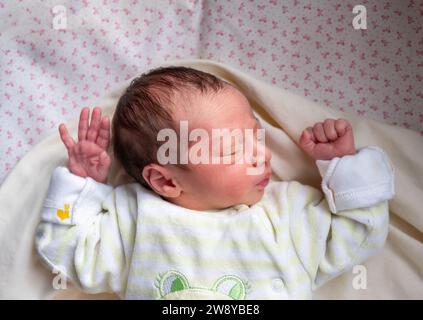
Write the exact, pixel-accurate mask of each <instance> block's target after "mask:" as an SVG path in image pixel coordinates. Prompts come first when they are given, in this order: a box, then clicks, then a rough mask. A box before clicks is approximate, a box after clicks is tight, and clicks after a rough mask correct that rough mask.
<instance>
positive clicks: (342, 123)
mask: <svg viewBox="0 0 423 320" xmlns="http://www.w3.org/2000/svg"><path fill="white" fill-rule="evenodd" d="M349 128H351V125H350V123H349V122H348V120H345V119H338V120H336V121H335V129H336V132H337V133H338V136H340V137H342V136H343V135H344V134H345V132H346V131H347V129H349Z"/></svg>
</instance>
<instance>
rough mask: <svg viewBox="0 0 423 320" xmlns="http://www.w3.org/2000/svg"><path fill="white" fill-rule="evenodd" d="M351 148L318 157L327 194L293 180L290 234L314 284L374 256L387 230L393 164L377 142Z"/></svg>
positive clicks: (289, 197) (290, 199) (392, 185)
mask: <svg viewBox="0 0 423 320" xmlns="http://www.w3.org/2000/svg"><path fill="white" fill-rule="evenodd" d="M350 130H351V137H350V138H349V139H351V138H352V129H350ZM314 138H316V137H314ZM318 140H319V139H317V138H316V142H317V143H319V142H318ZM350 142H351V141H350ZM320 143H322V142H320ZM321 150H323V148H322V149H321ZM348 153H349V155H344V156H342V154H341V155H339V156H337V157H334V158H332V157H330V155H329V158H330V160H317V161H316V164H317V166H318V168H319V171H320V173H321V175H322V177H323V180H322V190H323V193H324V195H323V194H322V192H321V191H320V190H317V189H315V188H312V187H309V186H305V185H302V184H300V183H298V182H291V183H289V185H288V189H287V199H288V201H287V203H288V207H289V212H290V234H291V239H292V241H293V243H294V246H295V249H296V252H297V254H298V256H299V257H300V260H301V262H302V263H303V266H304V268H305V270H306V271H307V273H308V275H309V277H310V281H311V283H312V286H313V288H316V287H318V286H320V285H321V284H323V283H324V282H326V281H327V280H330V279H331V278H333V277H335V276H336V275H338V274H340V273H342V272H344V271H346V270H347V269H349V268H350V267H352V266H353V265H356V264H360V263H362V262H363V261H364V260H366V259H367V258H369V257H370V256H371V255H373V254H374V253H375V252H376V251H377V250H378V249H380V248H381V247H382V246H383V245H384V243H385V240H386V237H387V234H388V224H389V211H388V201H387V200H389V199H391V198H392V197H393V196H394V171H393V168H392V165H391V163H390V161H389V159H388V157H387V156H386V154H385V153H384V152H383V151H382V150H381V149H380V148H377V147H366V148H362V149H360V150H359V151H358V152H357V153H355V152H348Z"/></svg>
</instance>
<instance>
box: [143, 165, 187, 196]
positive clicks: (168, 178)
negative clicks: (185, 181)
mask: <svg viewBox="0 0 423 320" xmlns="http://www.w3.org/2000/svg"><path fill="white" fill-rule="evenodd" d="M142 176H143V177H144V180H145V181H146V182H147V183H148V185H149V186H150V187H151V189H153V190H154V191H155V192H156V193H158V194H159V195H161V196H164V197H167V198H176V197H178V196H179V195H180V194H181V191H182V190H181V187H180V186H179V184H178V183H177V182H176V179H175V177H174V176H173V174H172V172H171V171H170V170H169V168H166V167H163V166H161V165H159V164H156V163H151V164H148V165H146V166H145V167H144V169H143V170H142Z"/></svg>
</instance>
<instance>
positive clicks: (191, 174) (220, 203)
mask: <svg viewBox="0 0 423 320" xmlns="http://www.w3.org/2000/svg"><path fill="white" fill-rule="evenodd" d="M192 105H193V106H195V107H194V108H193V107H190V108H188V111H181V112H179V113H178V114H176V115H174V120H175V121H176V123H177V124H179V123H180V121H188V128H189V132H192V130H194V129H199V128H201V129H204V130H205V131H207V133H208V136H209V137H210V141H209V155H210V161H209V163H199V164H192V163H191V162H189V163H188V164H187V165H186V169H181V168H179V167H176V166H173V167H172V172H173V174H174V175H175V178H176V180H177V182H178V185H179V186H180V188H181V194H180V196H179V197H176V198H173V199H169V200H170V201H171V202H173V203H175V204H178V205H181V206H183V207H186V208H190V209H194V210H216V209H223V208H227V207H230V206H233V205H237V204H246V205H252V204H254V203H256V202H258V201H259V200H260V199H261V198H262V196H263V192H264V188H265V187H266V185H267V182H268V178H269V177H270V175H271V168H270V158H271V154H270V151H269V150H268V149H267V148H266V147H265V145H264V144H263V143H262V144H261V146H260V141H262V138H260V135H259V132H258V129H261V127H260V123H259V122H258V121H257V119H256V118H255V116H254V114H253V112H252V108H251V106H250V104H249V102H248V100H247V99H246V97H245V96H244V95H243V94H242V93H241V92H239V91H238V90H236V89H235V88H233V87H230V86H228V87H227V88H225V90H223V91H221V92H219V93H217V94H216V95H215V96H213V97H206V96H199V97H196V98H194V99H193V101H192ZM193 110H194V111H193ZM213 129H229V131H230V132H233V130H234V129H240V132H242V138H243V141H242V142H241V143H239V142H238V143H236V141H235V139H231V140H232V141H231V144H230V148H229V150H228V148H224V147H223V139H222V137H220V139H218V140H220V141H221V143H220V144H221V147H220V150H216V149H214V148H213V144H214V143H215V142H216V140H213V134H212V130H213ZM246 129H249V130H246ZM247 131H250V134H247V133H246V132H247ZM261 131H262V132H261V133H263V131H264V130H263V129H262V130H261ZM198 141H199V140H197V141H194V142H190V144H189V148H190V149H191V148H192V147H193V145H195V144H196V143H197V142H198ZM247 141H249V142H250V146H252V150H251V149H249V150H247V149H248V148H246V145H247ZM262 142H263V141H262ZM241 146H242V147H241ZM213 149H214V150H213ZM251 151H253V152H251ZM240 153H241V154H240ZM212 155H213V156H215V157H216V158H215V159H216V160H219V159H220V161H218V162H219V163H218V164H214V163H212V160H211V158H212ZM251 155H253V157H251ZM228 157H229V159H230V163H229V164H227V163H223V161H224V160H223V159H224V158H227V160H226V161H228ZM236 157H238V158H237V159H238V160H240V159H241V161H238V162H240V163H236V161H235V158H236Z"/></svg>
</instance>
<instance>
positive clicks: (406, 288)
mask: <svg viewBox="0 0 423 320" xmlns="http://www.w3.org/2000/svg"><path fill="white" fill-rule="evenodd" d="M166 64H178V65H185V66H191V67H195V68H198V69H201V70H204V71H207V72H211V73H213V74H215V75H218V76H220V77H223V78H225V79H227V80H228V81H230V82H232V83H233V84H235V85H236V86H238V87H239V88H240V90H241V91H243V92H244V93H245V94H246V96H247V98H248V99H249V101H250V103H251V105H252V106H253V108H254V109H255V111H256V112H257V113H258V114H259V115H260V116H261V118H262V121H263V122H264V127H265V128H266V143H267V145H268V146H269V147H270V149H271V151H272V153H273V157H272V162H271V165H272V169H273V172H274V178H275V179H283V180H292V179H293V180H298V181H300V182H302V183H305V184H309V185H313V186H315V187H319V184H320V178H319V173H318V171H317V168H316V166H315V165H314V162H313V161H312V159H310V158H308V157H307V156H306V155H305V154H304V153H303V152H302V151H301V149H300V148H299V147H298V144H297V143H298V139H299V136H300V134H301V131H302V130H303V129H304V128H305V127H307V126H310V125H312V124H314V123H315V122H317V121H322V120H324V119H326V118H329V117H335V118H340V117H344V118H347V119H348V120H350V122H351V123H352V125H353V128H354V132H355V141H356V145H357V148H359V147H362V146H365V145H377V146H380V147H381V148H383V149H384V150H385V151H386V153H387V154H388V156H389V157H390V159H391V160H392V163H393V164H394V167H395V179H396V192H397V195H396V197H395V198H394V199H393V200H392V201H391V202H390V212H391V226H390V233H389V237H388V241H387V244H386V246H385V248H384V250H383V251H382V252H381V253H380V254H379V255H377V256H375V257H373V258H372V259H371V260H369V261H368V262H367V263H366V264H365V268H366V270H367V274H366V275H367V288H366V289H365V290H356V289H354V288H353V280H354V277H355V276H357V274H354V273H353V272H350V273H346V274H344V275H342V276H340V277H338V278H337V279H335V280H333V281H331V282H330V283H329V284H327V285H325V286H324V287H322V288H321V289H319V291H318V292H316V296H315V297H316V298H347V299H369V298H384V299H392V298H404V299H408V298H423V280H422V275H423V244H422V242H423V235H422V232H423V213H422V205H423V176H422V173H423V162H422V161H421V159H422V158H423V157H422V156H423V139H422V138H421V137H420V135H419V134H418V133H416V132H414V131H411V130H407V129H404V128H400V127H395V126H391V125H387V124H382V123H379V122H376V121H373V120H369V119H364V118H361V117H358V116H355V115H353V114H347V113H341V112H340V111H335V110H332V109H328V108H326V107H323V106H321V105H318V104H315V103H313V102H310V101H308V100H306V99H304V98H302V97H300V96H297V95H294V94H292V93H289V92H287V91H285V90H282V89H280V88H278V87H275V86H271V85H268V84H266V83H264V82H262V81H259V80H257V79H255V78H253V77H251V76H250V75H248V74H245V73H243V72H241V71H239V70H237V69H234V68H233V67H229V66H227V65H223V64H220V63H217V62H213V61H207V60H186V61H174V62H168V63H166ZM141 71H143V70H141ZM128 82H129V81H128ZM128 82H126V83H124V84H123V85H122V86H120V87H119V88H117V89H116V90H114V91H113V92H112V93H110V95H108V96H107V97H106V98H105V99H103V100H102V101H100V102H99V103H98V105H99V106H101V107H102V108H103V110H104V114H108V115H110V116H112V114H113V110H114V107H115V105H116V102H117V99H118V97H119V96H120V94H121V92H122V90H123V88H124V87H126V86H127V85H128ZM76 129H77V119H75V120H74V121H73V122H72V123H70V126H69V131H70V133H71V134H73V136H76ZM66 160H67V153H66V149H65V147H64V146H63V145H62V142H61V141H60V138H59V135H58V134H57V133H54V134H52V135H51V136H49V137H48V138H46V139H44V140H43V141H42V142H41V143H39V144H38V145H37V146H36V147H35V148H34V149H32V150H31V151H30V152H29V153H28V154H27V155H26V156H25V157H24V158H23V159H22V160H21V161H20V162H19V163H18V165H17V166H16V167H15V168H14V170H13V171H12V172H11V173H10V175H9V176H8V177H7V179H6V180H5V181H4V183H3V185H2V186H1V187H0V298H29V299H43V298H65V299H68V298H89V299H91V298H114V296H111V295H98V296H96V295H93V296H89V295H86V294H82V293H80V292H78V291H77V290H76V289H74V288H72V286H71V285H70V284H68V289H67V290H55V289H54V288H53V286H52V281H53V278H54V277H55V276H57V274H53V273H52V272H51V271H49V270H47V269H46V268H45V267H44V266H43V265H42V264H41V263H40V260H39V259H38V257H37V256H36V255H35V252H34V246H33V240H34V231H35V227H36V225H37V223H38V221H39V213H40V208H41V205H42V201H43V199H44V196H45V194H46V191H47V187H48V184H49V179H50V175H51V173H52V170H53V169H54V168H55V167H57V166H58V165H65V164H66ZM109 181H110V183H112V184H114V185H117V184H120V183H124V182H128V181H130V179H128V177H127V176H126V175H125V174H124V172H123V170H122V169H121V168H120V167H118V166H117V165H116V164H114V165H113V167H112V174H111V177H110V180H109ZM360 271H361V272H362V270H361V269H360ZM360 275H361V276H363V274H362V273H360Z"/></svg>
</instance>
